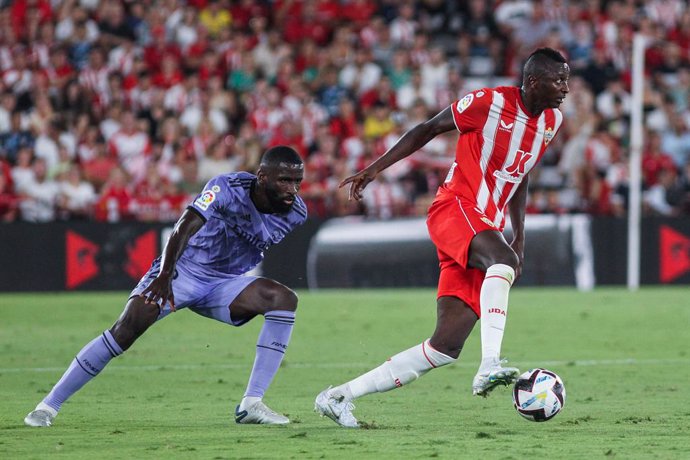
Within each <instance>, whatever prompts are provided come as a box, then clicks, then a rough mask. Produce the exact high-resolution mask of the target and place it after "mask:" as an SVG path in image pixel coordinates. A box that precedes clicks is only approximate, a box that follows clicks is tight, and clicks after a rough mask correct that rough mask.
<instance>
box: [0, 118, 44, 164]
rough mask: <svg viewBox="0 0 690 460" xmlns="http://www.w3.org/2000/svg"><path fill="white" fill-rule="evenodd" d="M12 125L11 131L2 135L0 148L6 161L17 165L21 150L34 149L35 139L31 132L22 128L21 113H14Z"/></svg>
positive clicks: (0, 136)
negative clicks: (25, 148)
mask: <svg viewBox="0 0 690 460" xmlns="http://www.w3.org/2000/svg"><path fill="white" fill-rule="evenodd" d="M10 123H11V127H10V131H9V132H7V133H5V134H2V135H0V148H2V151H1V153H2V156H3V157H4V159H5V160H6V161H8V162H9V163H10V164H15V163H16V161H17V156H18V155H19V150H20V149H22V148H24V147H29V148H33V146H34V143H35V139H34V136H33V135H32V134H31V132H30V131H28V130H26V129H23V128H22V114H21V112H18V111H15V112H12V115H11V121H10Z"/></svg>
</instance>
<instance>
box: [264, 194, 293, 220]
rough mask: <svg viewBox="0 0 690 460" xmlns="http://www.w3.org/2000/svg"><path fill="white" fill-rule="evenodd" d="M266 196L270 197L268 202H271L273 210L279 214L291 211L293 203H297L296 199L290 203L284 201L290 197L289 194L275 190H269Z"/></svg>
mask: <svg viewBox="0 0 690 460" xmlns="http://www.w3.org/2000/svg"><path fill="white" fill-rule="evenodd" d="M266 196H267V197H268V202H269V203H270V204H271V208H273V211H274V212H277V213H279V214H286V213H288V212H290V210H291V209H292V205H293V204H295V202H294V201H293V202H292V203H290V204H288V203H286V202H285V201H283V200H285V199H286V198H288V197H289V195H281V194H279V193H278V192H277V191H275V190H267V193H266Z"/></svg>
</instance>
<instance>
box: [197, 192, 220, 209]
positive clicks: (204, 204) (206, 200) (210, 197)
mask: <svg viewBox="0 0 690 460" xmlns="http://www.w3.org/2000/svg"><path fill="white" fill-rule="evenodd" d="M214 201H216V194H215V193H214V192H213V190H206V191H204V193H202V194H201V196H199V198H197V199H196V201H194V205H195V206H197V207H198V208H199V209H201V210H202V211H206V210H207V209H208V207H209V206H211V203H213V202H214Z"/></svg>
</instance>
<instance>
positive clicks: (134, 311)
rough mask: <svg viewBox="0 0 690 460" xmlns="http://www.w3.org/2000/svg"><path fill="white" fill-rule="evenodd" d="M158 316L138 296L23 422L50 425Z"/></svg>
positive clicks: (155, 308)
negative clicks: (66, 405)
mask: <svg viewBox="0 0 690 460" xmlns="http://www.w3.org/2000/svg"><path fill="white" fill-rule="evenodd" d="M158 316H159V307H158V305H152V304H147V303H145V301H144V299H143V298H141V297H138V296H137V297H132V298H130V299H129V301H128V302H127V305H126V306H125V309H124V311H123V313H122V315H121V316H120V318H119V319H118V320H117V322H115V324H114V325H113V327H111V328H110V329H109V330H106V331H105V332H103V333H102V334H101V335H99V336H98V337H96V338H95V339H93V340H92V341H91V342H89V343H87V344H86V345H85V346H84V348H82V349H81V350H80V351H79V353H77V355H76V357H75V358H74V360H73V361H72V363H71V364H70V366H69V367H68V368H67V370H66V371H65V373H64V374H63V375H62V377H61V378H60V380H59V381H58V382H57V383H56V384H55V386H54V387H53V389H52V390H51V391H50V393H48V395H47V396H46V397H45V398H44V399H43V400H42V401H41V402H40V403H39V404H38V405H37V406H36V409H35V410H34V411H32V412H30V413H29V414H28V415H27V416H26V418H25V419H24V423H26V424H27V425H29V426H50V425H51V424H52V421H53V419H54V418H55V417H56V416H57V413H58V411H59V410H60V408H61V407H62V404H63V403H64V402H65V401H67V399H68V398H69V397H70V396H72V395H73V394H74V393H76V392H77V391H79V389H81V388H82V387H83V386H84V385H86V384H87V383H88V382H89V381H90V380H91V379H93V378H94V377H95V376H97V375H98V374H99V373H100V372H101V371H102V370H103V368H105V366H106V365H107V364H108V363H109V362H110V360H111V359H113V358H115V357H117V356H119V355H121V354H122V353H123V352H124V351H125V350H127V349H128V348H129V347H130V346H131V345H132V344H133V343H134V341H135V340H136V339H137V338H139V337H140V336H141V335H142V334H143V333H144V332H145V331H146V329H148V328H149V326H151V325H152V324H153V323H154V322H155V321H156V319H157V318H158Z"/></svg>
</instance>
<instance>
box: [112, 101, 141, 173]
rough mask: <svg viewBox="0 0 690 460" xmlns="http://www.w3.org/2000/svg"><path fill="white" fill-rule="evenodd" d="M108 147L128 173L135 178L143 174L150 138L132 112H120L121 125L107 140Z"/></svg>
mask: <svg viewBox="0 0 690 460" xmlns="http://www.w3.org/2000/svg"><path fill="white" fill-rule="evenodd" d="M108 149H109V151H110V153H111V154H112V155H114V156H115V157H116V158H117V160H118V162H119V164H120V165H121V166H122V167H123V168H124V169H125V171H127V173H128V174H129V175H131V176H132V177H135V178H140V177H142V176H143V175H144V173H145V170H146V159H147V157H148V156H149V154H150V153H151V140H150V138H149V135H148V134H147V133H146V132H144V131H143V130H142V129H141V128H140V127H139V126H138V125H137V120H136V118H135V117H134V114H133V113H132V112H130V111H127V112H124V113H123V114H122V126H121V127H120V129H119V130H118V131H117V132H116V133H115V134H113V135H112V137H111V138H110V140H109V141H108Z"/></svg>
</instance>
